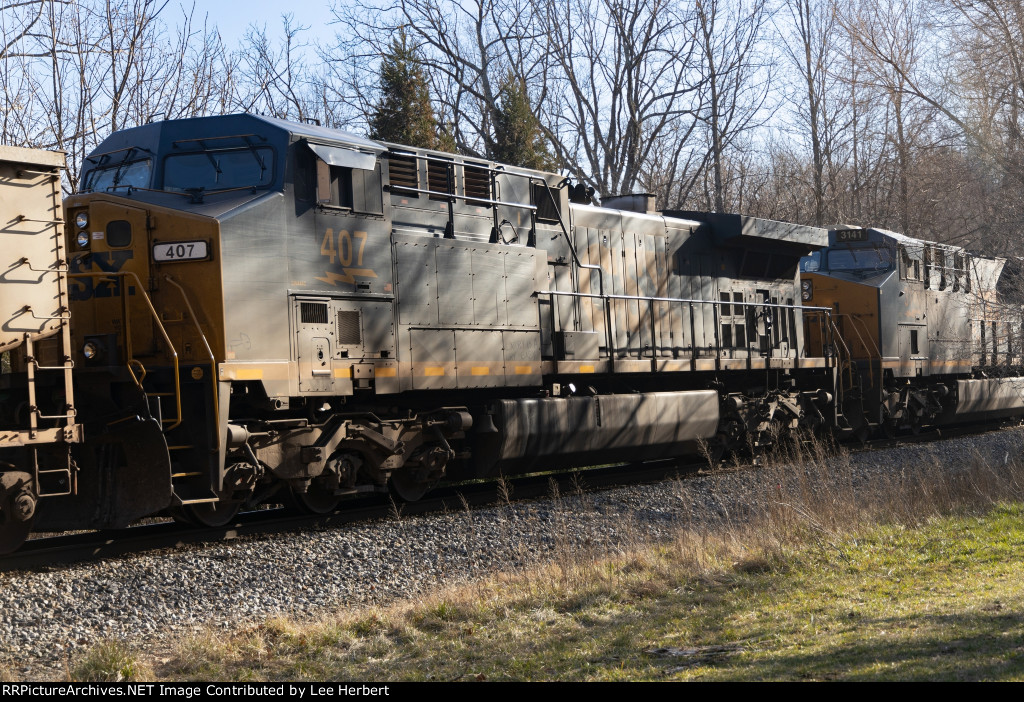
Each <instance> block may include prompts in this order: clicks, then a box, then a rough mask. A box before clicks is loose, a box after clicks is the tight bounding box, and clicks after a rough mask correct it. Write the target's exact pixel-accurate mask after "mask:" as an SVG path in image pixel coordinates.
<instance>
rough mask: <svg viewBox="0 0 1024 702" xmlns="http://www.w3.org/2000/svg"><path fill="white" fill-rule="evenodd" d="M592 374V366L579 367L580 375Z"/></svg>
mask: <svg viewBox="0 0 1024 702" xmlns="http://www.w3.org/2000/svg"><path fill="white" fill-rule="evenodd" d="M593 372H594V367H593V366H580V373H593Z"/></svg>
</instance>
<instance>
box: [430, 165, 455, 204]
mask: <svg viewBox="0 0 1024 702" xmlns="http://www.w3.org/2000/svg"><path fill="white" fill-rule="evenodd" d="M448 168H449V165H448V164H447V163H441V162H439V161H427V190H430V191H431V192H435V193H452V192H454V191H453V190H452V181H451V178H449V172H448ZM430 199H431V200H445V199H446V198H445V197H444V195H431V196H430Z"/></svg>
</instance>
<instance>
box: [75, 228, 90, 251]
mask: <svg viewBox="0 0 1024 702" xmlns="http://www.w3.org/2000/svg"><path fill="white" fill-rule="evenodd" d="M75 242H76V243H77V244H78V248H80V249H87V248H89V232H78V237H76V238H75Z"/></svg>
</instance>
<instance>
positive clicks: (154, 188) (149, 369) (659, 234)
mask: <svg viewBox="0 0 1024 702" xmlns="http://www.w3.org/2000/svg"><path fill="white" fill-rule="evenodd" d="M0 156H3V154H0ZM48 158H51V159H52V157H48ZM5 163H6V162H5ZM64 213H65V217H64V219H65V221H66V226H65V229H66V231H65V232H64V233H63V235H62V236H60V235H54V234H51V233H50V229H46V230H45V231H43V230H40V232H39V233H36V234H35V235H34V237H33V240H38V242H42V243H40V246H41V247H42V249H41V250H44V251H45V252H46V255H47V256H49V257H50V259H52V260H49V259H47V261H46V262H45V265H44V264H43V263H36V260H37V259H38V256H36V255H29V256H26V254H25V253H23V252H22V250H21V249H22V247H23V245H24V244H25V242H27V241H28V237H21V238H19V237H17V236H14V234H15V232H12V231H10V230H5V231H4V232H3V236H4V238H5V242H7V243H8V245H7V246H5V247H4V249H5V254H4V255H6V256H7V257H8V264H9V267H8V271H9V273H8V276H7V277H5V278H3V279H0V280H2V281H3V282H4V283H5V284H8V283H11V282H12V280H11V279H12V272H15V271H20V274H19V275H20V276H21V277H20V278H17V280H24V282H26V283H36V284H37V287H39V286H43V287H45V286H49V287H47V291H46V292H45V295H47V296H48V297H46V304H45V305H42V306H40V305H41V303H38V304H31V305H30V304H25V303H23V302H22V301H21V297H20V296H24V295H26V294H27V290H22V288H18V287H15V286H9V287H5V288H0V291H2V292H0V299H3V300H5V312H4V314H5V315H6V317H5V319H7V326H5V327H4V329H5V330H6V329H7V328H8V327H12V328H17V329H18V330H19V333H20V334H21V336H20V337H18V338H19V339H21V341H20V342H18V343H17V344H15V343H14V342H16V341H18V339H16V338H14V337H10V341H4V343H6V344H8V346H4V348H5V349H8V351H9V353H8V358H9V361H10V369H9V370H10V372H7V373H4V374H2V375H0V391H2V394H0V427H2V428H5V429H7V428H9V429H11V432H8V433H9V434H11V435H12V436H14V437H15V438H13V439H12V440H11V441H10V442H9V443H8V444H7V445H6V446H5V447H3V453H4V456H3V459H2V460H4V463H3V464H0V486H2V489H3V492H2V494H0V532H2V534H0V550H5V551H10V550H12V549H13V548H16V547H17V545H19V544H20V542H21V541H22V540H23V539H24V538H25V536H26V535H27V533H28V532H29V530H30V529H33V528H34V529H37V530H42V529H45V530H58V529H70V528H75V529H82V528H119V527H123V526H126V525H128V524H129V523H131V522H132V521H134V520H137V519H139V518H140V517H144V516H148V515H155V514H169V515H171V516H173V517H175V518H176V519H178V520H180V521H183V522H188V523H193V524H202V525H211V526H216V525H223V524H226V523H228V522H229V521H230V520H232V519H233V518H234V517H235V515H236V514H237V512H238V510H239V509H241V508H243V507H247V506H254V505H257V504H260V503H265V502H272V503H280V502H288V503H291V504H293V505H295V506H296V507H297V508H299V509H302V510H304V511H307V512H311V513H326V512H329V511H331V510H334V509H335V508H336V507H337V506H338V504H339V502H340V501H341V500H342V499H344V498H346V497H350V496H355V495H360V494H363V493H372V492H380V491H386V490H389V489H390V490H393V491H394V492H395V493H397V494H398V495H399V496H400V497H402V498H403V499H407V500H413V499H417V498H418V497H420V496H422V495H423V494H424V493H425V492H426V491H428V490H429V489H430V488H431V487H432V486H434V485H436V484H438V483H439V482H441V481H458V480H467V479H477V478H490V477H495V476H498V475H502V474H506V475H507V474H515V473H522V472H527V471H530V470H536V469H556V468H561V467H572V466H584V465H592V464H594V463H607V462H610V461H619V460H626V459H628V460H649V459H656V458H660V457H667V456H676V455H681V454H685V453H693V452H696V451H698V450H700V451H703V452H714V453H715V454H716V455H717V454H719V453H721V452H724V451H727V450H736V449H739V448H742V447H744V446H750V447H758V446H763V445H765V444H770V443H772V442H775V441H778V440H779V437H780V436H783V435H785V434H787V433H789V432H792V431H795V430H798V429H806V430H808V431H825V430H835V431H839V432H841V433H848V434H854V435H860V434H863V433H864V432H865V431H871V430H874V429H878V428H888V429H892V430H898V429H900V428H909V429H913V428H916V427H919V426H921V425H922V424H926V423H940V422H948V421H962V420H964V419H968V418H973V417H981V416H990V415H993V416H994V415H998V414H1014V413H1017V412H1019V411H1020V410H1021V409H1022V408H1024V403H1022V402H1020V401H1019V400H1017V394H1016V388H1017V387H1018V386H1017V385H1015V384H1014V383H1016V382H1017V381H1016V380H1013V379H1012V378H1011V379H1010V380H1009V381H1008V380H1007V379H1006V378H1002V379H998V380H997V379H995V378H992V377H989V376H990V375H991V374H992V373H991V372H992V370H993V369H994V368H995V367H996V366H997V365H999V364H1000V363H1001V367H1003V368H1004V369H1011V368H1012V367H1014V364H1015V363H1017V361H1018V360H1019V355H1020V345H1019V344H1013V345H1012V347H1011V342H1010V341H1009V336H1008V335H1010V334H1011V333H1012V334H1017V335H1018V336H1019V332H1020V327H1019V323H1017V326H1015V327H1012V330H1011V327H1009V326H1003V327H999V328H998V329H997V327H994V326H991V324H992V323H993V322H995V319H994V318H993V319H992V320H989V316H987V315H988V312H986V310H987V307H985V306H984V305H982V308H981V310H980V311H977V310H976V308H977V305H976V304H975V303H974V302H972V301H971V300H972V299H973V298H972V297H971V296H972V295H977V294H978V293H981V292H982V291H989V290H992V289H994V287H995V283H996V282H997V281H998V278H999V277H1000V272H1001V270H1002V267H1001V265H1000V264H999V263H998V261H997V260H994V259H984V258H982V257H968V258H964V256H966V254H963V253H961V254H957V255H959V256H960V258H956V255H951V257H950V258H949V259H948V260H949V261H954V260H956V261H960V262H961V265H960V268H955V269H951V271H954V270H955V271H959V273H956V272H948V275H947V273H943V274H942V275H943V276H947V277H943V278H942V280H944V281H952V282H950V284H949V285H946V286H945V287H943V288H942V289H941V290H938V289H937V288H938V285H939V284H935V285H932V286H931V287H929V286H928V285H927V284H925V283H926V281H930V280H932V278H930V277H929V276H930V275H935V276H938V275H939V274H938V273H932V271H935V270H938V269H939V268H938V267H937V266H936V264H935V263H934V261H936V260H938V259H937V258H936V256H938V255H939V254H937V253H935V252H936V251H937V250H938V248H937V245H930V246H932V248H931V249H929V251H930V253H929V254H928V256H929V258H928V261H929V262H930V263H929V264H928V265H931V266H932V268H931V269H928V270H929V273H926V274H924V278H923V279H922V278H921V277H920V276H919V278H918V279H911V278H908V277H907V276H905V275H903V270H904V268H898V271H897V266H898V265H904V264H897V257H896V255H895V254H893V255H891V256H890V258H889V259H888V260H889V261H890V263H891V264H892V268H891V270H890V273H891V275H889V277H888V278H886V279H885V280H884V281H882V280H881V278H882V277H883V276H881V270H879V275H876V276H874V277H870V276H861V273H860V272H851V271H850V270H844V269H843V266H842V263H841V252H842V251H849V250H850V247H851V246H852V243H851V242H857V246H858V247H860V248H864V250H865V252H867V251H874V252H881V251H883V250H884V251H888V250H889V248H886V247H889V246H890V244H892V245H893V246H895V247H896V249H894V250H896V251H897V252H898V253H899V254H900V255H904V252H906V255H908V256H915V255H918V253H917V252H916V249H914V248H913V247H912V246H911V245H910V242H911V241H912V240H908V239H905V238H900V237H898V236H897V235H894V234H890V233H886V232H880V231H878V230H856V231H857V232H858V233H857V235H856V237H854V238H852V239H851V238H850V237H851V236H853V235H852V234H851V233H849V232H853V231H854V229H852V228H851V229H849V230H843V231H846V232H847V233H846V234H844V233H843V231H840V230H836V231H832V232H829V231H828V230H825V229H821V228H816V227H806V226H800V225H792V224H786V223H781V222H773V221H769V220H764V219H758V218H753V217H744V216H739V215H727V214H716V213H699V212H682V211H663V212H662V211H658V210H657V209H656V207H655V204H654V202H653V198H652V197H650V196H646V195H628V196H621V197H617V198H605V199H604V201H603V202H602V203H601V205H600V206H597V205H595V204H594V203H593V198H592V192H591V191H588V190H587V189H586V188H584V187H582V186H580V185H574V184H572V183H570V182H569V181H568V180H567V179H565V178H563V177H561V176H559V175H556V174H553V173H544V172H539V171H533V170H529V169H523V168H517V167H512V166H508V165H502V164H497V163H492V162H488V161H485V160H482V159H476V158H470V157H463V156H457V155H452V154H447V153H442V152H437V151H430V150H424V149H415V148H409V147H405V146H401V145H397V144H388V143H381V142H376V141H371V140H368V139H363V138H360V137H357V136H354V135H351V134H347V133H345V132H340V131H337V130H331V129H326V128H322V127H320V126H317V125H311V124H300V123H295V122H288V121H284V120H278V119H274V118H270V117H264V116H258V115H251V114H244V115H230V116H222V117H208V118H195V119H185V120H172V121H164V122H157V123H151V124H147V125H144V126H140V127H136V128H133V129H127V130H124V131H120V132H116V133H114V134H112V135H111V136H110V137H108V138H107V139H106V140H105V141H104V142H103V143H102V144H101V145H100V146H99V147H98V148H97V149H96V151H95V152H94V153H93V154H91V155H90V156H89V157H88V158H87V160H86V163H85V164H84V166H83V169H82V180H81V183H80V192H79V193H78V194H76V195H74V196H71V197H69V198H68V199H67V200H66V201H65V202H64ZM51 215H53V216H51V217H50V220H49V221H50V222H51V225H47V226H52V228H53V230H54V231H57V229H58V228H59V222H58V221H57V220H59V217H57V216H56V215H54V213H51ZM841 237H846V238H841ZM858 237H859V238H858ZM44 240H45V242H49V243H48V244H46V243H45V242H44ZM894 242H895V243H894ZM883 244H884V246H883ZM844 246H845V247H846V248H842V247H844ZM47 247H48V248H47ZM899 247H902V248H899ZM912 249H913V252H912ZM809 254H810V255H812V256H817V258H807V256H808V255H809ZM865 255H866V254H865ZM879 258H881V254H879ZM23 260H24V261H26V262H25V263H18V262H19V261H23ZM801 260H803V268H804V269H805V271H806V272H805V273H804V276H803V277H801V272H800V268H801ZM914 260H917V259H914ZM943 260H946V259H943ZM29 261H31V266H30V264H29ZM966 262H969V263H970V264H971V265H968V263H966ZM19 266H20V267H21V268H19ZM41 266H42V272H36V271H39V270H40V267H41ZM986 266H987V267H986ZM815 267H816V270H814V271H813V272H811V270H810V269H812V268H815ZM908 270H913V267H911V268H910V269H908ZM943 270H945V268H943ZM972 271H973V272H972ZM30 272H31V275H29V273H30ZM972 275H974V278H971V276H972ZM33 276H35V277H33ZM957 276H959V277H957ZM936 280H938V278H936ZM44 281H50V282H48V283H45V285H44ZM956 281H960V282H956ZM967 281H971V282H967ZM54 286H55V287H54ZM22 287H26V286H22ZM51 287H52V288H53V289H52V290H51V289H50V288H51ZM953 288H955V290H954V289H953ZM866 289H872V290H875V291H876V292H877V295H876V296H875V298H873V299H874V303H872V301H871V299H869V296H867V295H865V294H864V290H866ZM897 291H904V292H905V293H906V295H907V300H906V301H904V303H903V307H899V306H898V305H895V304H893V305H889V304H888V303H889V301H890V298H891V296H892V295H895V294H896V293H897ZM938 293H943V294H942V295H941V302H940V301H939V300H938V299H937V301H936V302H935V303H932V302H930V300H931V296H932V295H933V294H934V295H937V294H938ZM883 295H884V296H886V297H885V298H884V300H883ZM912 300H913V302H911V301H912ZM961 303H962V304H961ZM872 304H874V305H875V307H874V310H875V311H874V313H873V314H874V316H873V317H872V316H871V315H872V312H871V311H870V310H869V309H868V308H870V307H871V305H872ZM942 305H945V306H946V308H947V309H948V311H949V314H948V315H947V316H946V317H942V314H941V313H938V314H937V313H936V312H934V311H933V310H935V309H938V307H941V306H942ZM22 308H25V309H32V310H39V311H41V312H42V314H39V315H36V314H35V312H33V314H32V315H29V318H30V319H31V320H32V321H33V324H35V323H36V322H38V324H37V325H36V326H33V327H32V328H31V329H29V330H28V331H27V332H26V331H23V330H22V327H23V326H24V325H22V327H18V326H17V325H16V324H15V325H13V326H12V321H16V320H17V319H20V318H19V317H18V314H19V313H18V312H16V311H15V310H16V309H22ZM925 310H926V312H923V311H925ZM883 312H884V314H883ZM918 313H920V314H921V315H926V316H927V317H928V319H929V321H928V322H926V323H924V325H923V326H922V325H921V324H920V323H919V322H920V320H917V321H914V322H910V321H907V322H906V324H904V321H900V322H898V323H899V324H900V325H901V326H900V328H901V329H902V328H903V326H907V327H914V328H915V329H916V330H917V331H916V334H917V336H916V337H914V336H909V337H908V339H913V338H916V339H917V346H906V348H905V347H904V345H903V342H902V341H892V340H890V339H889V337H888V336H887V335H888V334H889V327H888V326H886V325H889V324H891V323H895V322H894V320H896V319H897V318H898V319H899V320H904V318H906V319H910V318H911V317H913V315H914V314H918ZM965 315H966V316H967V317H971V316H972V315H974V316H977V315H980V317H978V320H976V321H978V322H980V327H977V326H976V325H975V324H974V322H973V321H972V322H970V323H961V321H962V320H961V317H964V316H965ZM25 316H26V313H24V312H22V313H21V317H25ZM37 316H38V317H45V318H46V319H45V320H37ZM993 317H994V315H993ZM937 318H941V319H946V322H935V325H934V326H929V325H932V322H933V321H934V320H936V319H937ZM921 319H924V316H922V317H921ZM872 324H873V325H874V331H873V332H871V331H869V332H868V333H866V334H865V333H864V331H863V330H864V328H866V327H869V326H870V325H872ZM915 325H917V326H915ZM943 325H945V326H943ZM986 325H989V326H986ZM1011 326H1012V325H1011ZM976 328H977V329H980V330H981V333H982V334H985V333H987V334H989V336H988V337H985V339H986V341H985V343H989V344H990V345H991V348H992V351H991V352H989V351H988V350H987V349H988V348H989V347H988V346H984V344H983V348H982V350H980V351H978V352H977V354H980V355H971V354H972V353H975V352H973V351H972V352H970V353H968V351H966V350H965V348H963V347H962V344H960V345H958V343H960V342H953V341H950V342H949V343H947V341H948V339H947V336H946V335H948V334H959V335H960V336H957V337H956V339H961V340H962V339H967V338H969V336H970V334H971V333H972V331H973V330H975V329H976ZM929 330H931V331H929ZM932 331H934V334H933V335H931V336H929V335H930V334H932ZM997 331H998V333H999V335H1000V336H999V338H1000V339H1001V340H1002V341H999V342H995V341H991V342H990V341H989V340H990V339H994V338H995V337H994V336H993V335H994V334H995V333H996V332H997ZM854 337H856V338H858V339H860V338H861V337H863V341H864V342H865V343H866V344H868V345H864V344H862V345H861V346H857V345H856V344H855V343H854V341H853V339H854ZM900 338H902V337H900ZM950 338H952V337H950ZM1014 338H1017V337H1014ZM871 343H873V344H874V346H872V347H871V348H870V349H869V348H868V346H869V345H870V344H871ZM893 344H896V346H893ZM922 348H923V349H925V350H924V351H921V349H922ZM893 349H895V351H894V350H893ZM875 350H879V353H877V354H876V353H874V352H875ZM947 350H948V351H949V353H950V354H953V353H956V354H961V356H958V357H957V359H956V360H957V362H956V363H951V362H952V360H953V359H952V357H951V356H949V357H947V356H946V355H943V354H946V352H947ZM904 352H905V353H904ZM962 354H968V355H966V356H964V355H962ZM904 356H905V357H906V358H904ZM964 361H967V362H966V363H965V362H964ZM997 361H999V363H997ZM943 362H948V363H947V365H942V366H941V368H939V367H938V366H936V364H937V363H938V364H940V365H941V363H943ZM44 368H45V369H48V370H47V372H46V373H43V372H41V371H42V369H44ZM939 371H941V372H939ZM1002 375H1004V376H1005V375H1012V372H1010V371H1006V372H1003V373H1002ZM1007 382H1009V385H1007V384H1006V383H1007ZM1007 388H1009V389H1007ZM992 398H995V399H994V400H993V399H992ZM33 431H34V432H36V433H35V434H34V435H33V436H34V437H38V440H35V439H32V440H30V439H29V438H27V437H29V434H31V433H32V432H33ZM27 502H30V503H31V509H28V508H27V507H26V506H25V504H26V503H27Z"/></svg>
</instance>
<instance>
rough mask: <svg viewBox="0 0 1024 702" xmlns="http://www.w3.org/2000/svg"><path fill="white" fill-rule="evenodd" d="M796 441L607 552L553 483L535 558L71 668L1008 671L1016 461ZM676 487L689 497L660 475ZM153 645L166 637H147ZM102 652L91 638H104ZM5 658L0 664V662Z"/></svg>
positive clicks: (967, 676) (1014, 664)
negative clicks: (903, 456) (576, 531)
mask: <svg viewBox="0 0 1024 702" xmlns="http://www.w3.org/2000/svg"><path fill="white" fill-rule="evenodd" d="M812 449H813V450H812V451H810V452H808V451H805V450H803V451H801V452H799V453H795V454H793V455H789V456H783V459H784V460H780V461H777V462H774V463H770V464H769V465H768V466H766V467H765V468H763V469H761V470H759V471H758V472H757V474H756V477H757V482H756V484H755V489H754V490H753V491H751V492H750V493H749V494H748V495H747V496H746V497H744V498H743V500H742V502H741V503H739V504H733V505H732V507H730V511H729V514H728V515H727V516H726V517H725V518H724V520H722V519H720V520H719V521H715V519H714V514H712V515H711V517H712V518H711V519H710V520H709V519H707V518H704V517H700V515H695V516H694V518H693V519H692V520H691V519H690V518H689V513H685V514H684V516H683V518H682V519H681V521H680V523H678V524H677V525H676V529H675V532H674V536H672V538H669V539H666V540H664V541H661V542H655V543H652V542H651V541H650V540H649V539H648V537H647V535H646V534H645V533H644V532H643V530H642V529H640V528H638V527H637V526H636V525H634V524H632V522H631V521H630V520H629V519H625V520H623V519H622V518H621V517H618V518H617V521H616V523H615V526H616V530H617V532H618V533H619V534H620V535H623V538H624V540H623V541H620V542H619V543H618V544H617V545H615V546H614V547H613V550H612V551H611V552H602V551H601V550H600V549H598V548H595V547H593V546H592V545H580V544H578V543H577V542H576V541H575V540H574V539H572V538H570V535H569V534H568V532H567V531H566V527H565V524H566V522H567V521H568V520H569V519H570V518H571V514H570V513H575V512H579V511H580V510H586V509H588V508H589V507H588V505H587V502H586V498H585V497H584V496H577V497H574V498H572V500H567V499H565V498H559V497H557V496H556V497H555V499H554V500H553V507H552V511H553V512H554V513H555V518H554V519H553V520H551V521H550V522H549V523H547V525H546V526H540V525H534V526H533V531H538V532H539V531H541V530H542V529H545V528H546V529H548V531H549V533H548V534H547V536H548V538H550V539H552V540H553V541H554V543H555V551H554V555H553V557H552V558H551V561H550V562H549V563H548V564H546V565H544V564H541V565H536V566H531V567H529V568H521V569H518V570H514V571H511V572H506V573H500V574H497V575H495V576H493V577H492V578H491V579H489V580H486V581H480V582H475V583H472V584H468V585H463V586H461V587H458V588H448V589H443V590H439V592H437V593H436V594H434V595H432V596H430V597H427V598H423V599H421V600H419V601H416V602H406V603H399V604H395V605H392V606H389V607H385V608H375V609H366V608H357V609H352V610H344V611H340V612H337V613H335V614H333V615H331V616H327V617H325V618H323V619H322V620H320V621H317V622H296V621H292V620H289V619H286V618H275V619H271V620H268V621H266V622H263V623H262V624H260V625H258V626H249V627H245V628H241V629H238V630H236V631H233V632H223V631H216V632H215V631H213V630H209V631H207V632H205V633H200V634H197V635H194V636H192V637H190V638H187V639H184V640H178V641H176V642H171V643H170V646H171V649H172V650H171V652H170V653H167V652H166V651H165V650H162V651H161V652H160V653H156V652H147V651H145V650H138V648H137V647H125V646H123V645H121V644H118V645H117V646H115V647H114V648H110V646H111V645H110V644H108V645H107V648H106V649H104V647H98V648H97V649H94V651H92V652H90V653H89V654H88V656H87V657H86V659H87V661H88V665H86V664H85V663H86V662H87V661H83V662H80V663H79V664H78V665H77V666H75V668H74V670H73V673H72V674H73V675H74V676H75V677H76V678H78V679H112V678H116V677H117V675H121V677H122V678H140V677H150V676H152V677H154V678H157V679H160V680H178V681H185V680H253V681H256V680H293V679H294V680H377V681H386V680H473V679H479V680H666V679H668V680H690V679H700V680H805V679H806V680H890V679H892V680H960V679H964V680H1019V679H1022V678H1024V624H1022V622H1024V594H1022V592H1021V590H1020V588H1019V585H1018V584H1019V583H1022V582H1024V548H1022V544H1024V519H1022V517H1024V466H1022V465H1021V464H1019V463H1017V462H1015V461H1009V460H1008V459H1007V458H1006V457H1005V456H1003V455H999V456H996V457H985V456H982V455H980V454H972V455H966V456H955V457H953V458H952V459H950V460H944V459H941V458H940V457H939V456H938V455H934V456H933V455H930V454H929V452H927V451H924V452H922V455H921V456H920V461H921V463H920V465H919V466H915V467H914V468H913V469H912V470H910V469H908V468H907V467H903V469H902V470H900V471H898V472H897V471H893V472H883V473H879V474H877V475H874V476H872V477H871V478H870V479H865V478H864V476H863V475H862V474H860V473H859V472H858V471H856V470H854V469H853V467H852V465H851V463H850V460H849V457H848V456H847V455H846V454H845V453H843V452H839V453H838V454H837V453H833V452H829V451H826V450H824V449H823V448H822V447H821V446H816V447H812ZM676 490H677V491H678V497H679V499H680V500H681V501H682V503H683V504H686V505H690V504H693V505H695V506H697V507H695V509H699V505H701V504H704V500H697V499H694V497H693V496H691V495H689V494H688V490H689V488H688V486H687V484H686V483H685V482H680V483H678V484H677V487H676ZM161 645H162V646H164V649H166V648H167V642H162V644H161ZM104 651H106V653H105V654H104ZM8 674H9V673H8Z"/></svg>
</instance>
